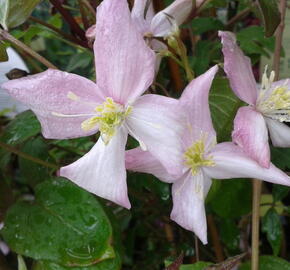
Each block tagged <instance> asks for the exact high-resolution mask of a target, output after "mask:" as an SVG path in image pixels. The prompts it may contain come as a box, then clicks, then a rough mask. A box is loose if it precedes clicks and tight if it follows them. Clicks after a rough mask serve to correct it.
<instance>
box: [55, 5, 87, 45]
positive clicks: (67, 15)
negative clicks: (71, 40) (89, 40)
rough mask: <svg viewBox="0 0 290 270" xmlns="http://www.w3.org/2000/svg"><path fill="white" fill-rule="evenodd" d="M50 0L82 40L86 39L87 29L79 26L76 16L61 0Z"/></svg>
mask: <svg viewBox="0 0 290 270" xmlns="http://www.w3.org/2000/svg"><path fill="white" fill-rule="evenodd" d="M50 2H51V4H52V5H53V6H54V7H55V8H56V9H57V10H58V11H59V13H60V14H61V15H62V17H63V18H64V19H65V21H66V22H67V23H68V24H69V26H70V28H71V30H72V31H73V32H74V33H75V34H77V35H78V36H79V37H80V38H81V40H86V36H85V31H84V30H83V29H82V28H81V27H80V26H79V24H78V23H77V22H76V20H75V19H74V17H73V16H72V15H71V14H70V13H69V12H68V11H67V10H66V9H65V8H64V7H63V6H62V4H61V3H60V2H59V0H50Z"/></svg>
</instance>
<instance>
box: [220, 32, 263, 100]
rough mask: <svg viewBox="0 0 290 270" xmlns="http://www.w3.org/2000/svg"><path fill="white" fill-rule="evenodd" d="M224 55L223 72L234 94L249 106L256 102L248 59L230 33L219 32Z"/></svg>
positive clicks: (255, 89)
mask: <svg viewBox="0 0 290 270" xmlns="http://www.w3.org/2000/svg"><path fill="white" fill-rule="evenodd" d="M219 36H220V37H221V39H222V44H223V49H222V51H223V54H224V62H225V63H224V70H225V72H226V74H227V76H228V78H229V80H230V84H231V87H232V89H233V91H234V92H235V94H236V95H237V96H238V97H239V98H240V99H241V100H243V101H245V102H247V103H248V104H250V105H255V104H256V101H257V93H258V90H257V85H256V80H255V78H254V74H253V71H252V66H251V61H250V59H249V58H248V57H247V56H245V55H244V54H243V52H242V51H241V49H240V48H239V46H238V45H237V43H236V37H235V36H234V34H233V33H231V32H223V31H219Z"/></svg>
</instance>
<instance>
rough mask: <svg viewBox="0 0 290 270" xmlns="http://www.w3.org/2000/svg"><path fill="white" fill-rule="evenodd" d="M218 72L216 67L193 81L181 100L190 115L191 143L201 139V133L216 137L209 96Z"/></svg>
mask: <svg viewBox="0 0 290 270" xmlns="http://www.w3.org/2000/svg"><path fill="white" fill-rule="evenodd" d="M217 71H218V67H217V66H214V67H212V68H211V69H209V70H208V71H207V72H205V73H204V74H202V75H201V76H199V77H197V78H196V79H194V80H192V81H191V82H190V84H189V85H188V86H187V87H186V88H185V90H184V91H183V93H182V96H181V98H180V103H181V105H182V107H183V108H186V110H187V113H188V121H189V124H190V126H191V130H190V132H191V135H192V136H191V141H195V140H198V139H200V136H201V132H203V133H207V134H208V135H209V137H215V136H216V132H215V130H214V128H213V125H212V120H211V115H210V110H209V103H208V94H209V90H210V87H211V84H212V80H213V78H214V76H215V74H216V73H217Z"/></svg>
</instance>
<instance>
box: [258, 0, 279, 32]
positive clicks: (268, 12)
mask: <svg viewBox="0 0 290 270" xmlns="http://www.w3.org/2000/svg"><path fill="white" fill-rule="evenodd" d="M257 2H258V4H259V7H260V11H261V15H262V19H263V24H264V26H265V35H266V37H270V36H272V35H273V34H274V33H275V30H276V29H277V27H278V26H279V24H280V21H281V14H280V12H279V7H278V1H276V0H258V1H257Z"/></svg>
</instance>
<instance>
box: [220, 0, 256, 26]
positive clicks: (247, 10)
mask: <svg viewBox="0 0 290 270" xmlns="http://www.w3.org/2000/svg"><path fill="white" fill-rule="evenodd" d="M253 6H254V4H252V5H251V6H249V7H247V8H245V9H244V10H242V11H241V12H239V13H238V14H237V15H236V16H234V17H232V18H231V19H230V20H229V21H228V22H227V24H226V27H227V28H228V27H229V26H231V25H233V24H235V23H236V22H238V21H239V20H241V19H242V18H244V17H245V16H246V15H248V14H249V13H250V12H251V10H252V8H253Z"/></svg>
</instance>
